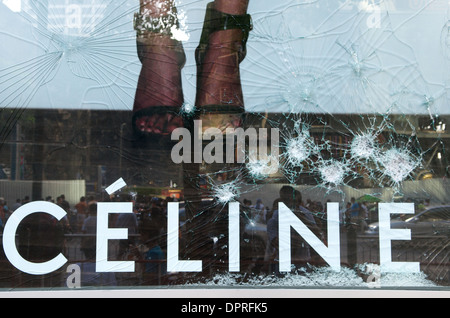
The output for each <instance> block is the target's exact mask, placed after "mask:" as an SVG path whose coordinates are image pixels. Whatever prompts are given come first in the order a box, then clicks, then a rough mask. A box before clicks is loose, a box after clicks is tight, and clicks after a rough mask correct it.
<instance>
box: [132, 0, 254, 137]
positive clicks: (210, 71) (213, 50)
mask: <svg viewBox="0 0 450 318" xmlns="http://www.w3.org/2000/svg"><path fill="white" fill-rule="evenodd" d="M140 1H141V2H140V12H139V13H138V14H136V19H135V28H136V30H137V34H138V35H137V46H138V55H139V58H140V60H141V62H142V69H141V74H140V77H139V82H138V87H137V91H136V97H135V104H134V109H133V126H134V128H135V131H137V132H138V133H144V134H150V135H169V134H170V133H171V132H172V131H173V130H174V129H176V128H178V127H180V126H182V125H183V122H182V119H181V117H179V116H177V115H178V114H179V111H180V108H181V106H182V105H183V102H184V98H183V92H182V85H181V69H182V68H183V66H184V63H185V61H186V57H185V53H184V49H183V46H182V44H181V42H180V41H179V40H177V39H176V37H175V36H174V34H173V33H174V30H176V29H177V28H178V24H179V23H178V17H177V10H176V8H175V5H174V1H173V0H140ZM248 2H249V0H215V1H214V2H211V3H210V4H209V5H208V8H207V10H206V16H205V21H204V26H203V32H202V37H201V40H200V45H199V46H198V48H197V50H196V61H197V99H196V107H197V108H199V109H200V110H203V111H204V112H203V115H210V114H215V113H222V114H223V113H225V114H230V113H231V114H236V113H238V114H239V113H242V112H243V110H244V103H243V94H242V88H241V82H240V72H239V64H240V62H242V60H243V59H244V57H245V55H246V49H245V47H246V42H247V39H248V35H249V31H250V30H251V28H252V27H251V18H250V15H248V14H247V13H246V12H247V7H248ZM231 116H232V118H230V117H229V116H228V117H227V116H225V117H217V118H219V121H222V122H220V123H219V124H218V125H220V126H223V125H233V126H236V125H240V123H239V121H240V116H234V115H231ZM224 118H225V121H228V122H223V121H224ZM210 121H212V122H214V119H211V118H210Z"/></svg>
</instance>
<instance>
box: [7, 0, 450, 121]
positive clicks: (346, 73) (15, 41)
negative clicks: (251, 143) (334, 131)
mask: <svg viewBox="0 0 450 318" xmlns="http://www.w3.org/2000/svg"><path fill="white" fill-rule="evenodd" d="M177 2H178V8H179V11H180V12H183V13H185V14H186V19H187V27H188V30H187V31H188V32H189V35H190V37H189V40H188V41H186V42H185V43H184V45H185V49H186V53H187V57H188V62H187V64H186V67H185V69H184V71H183V77H184V78H183V83H184V91H185V97H186V101H188V102H191V103H192V101H194V100H195V83H196V81H195V76H196V67H195V60H194V50H195V48H196V46H197V44H198V41H199V37H200V32H201V28H202V24H203V17H204V10H205V8H206V4H207V2H208V0H178V1H177ZM18 4H20V6H19V5H18ZM137 6H138V1H137V0H119V1H117V0H116V1H111V0H96V1H85V0H77V1H75V0H44V1H29V0H22V1H14V0H3V2H2V3H0V16H1V19H0V30H1V31H0V41H1V42H2V43H3V44H4V45H3V47H5V48H6V49H4V50H2V52H1V53H0V54H1V59H0V85H1V90H0V102H1V103H2V106H7V107H19V106H20V107H44V108H58V107H61V108H66V107H67V108H83V109H86V108H96V109H131V107H132V105H133V98H134V92H135V87H136V83H137V77H138V74H139V70H140V63H139V62H138V59H137V56H136V49H135V32H134V30H133V25H132V19H133V13H134V12H136V11H137ZM448 6H449V5H448V1H447V0H420V1H416V0H414V1H405V0H390V1H387V0H386V1H380V0H378V1H377V0H366V1H356V0H353V1H343V0H341V1H336V0H309V1H307V0H289V1H283V2H282V3H280V2H277V1H269V0H254V1H250V8H249V12H250V13H251V14H252V16H253V19H254V24H255V30H254V31H253V32H252V33H251V36H250V41H249V44H248V55H247V59H246V60H245V61H244V62H243V64H242V69H241V70H242V79H243V83H244V93H245V98H246V107H247V109H249V110H257V111H266V110H267V111H280V110H285V111H294V112H297V111H298V112H300V111H306V112H311V111H328V112H331V113H342V112H385V111H394V112H414V113H424V114H427V113H429V112H433V113H439V114H443V113H444V112H447V113H448V102H447V100H446V95H445V86H446V85H447V87H448V85H449V82H450V78H449V76H450V75H448V74H449V72H448V71H447V68H448V66H449V64H448V60H446V59H445V57H446V56H447V57H448V56H450V53H449V49H448V45H447V44H448V42H449V41H448V21H449V19H450V17H449V13H448V10H449V8H448ZM8 7H9V8H10V9H8ZM13 11H20V12H13ZM412 74H413V75H412ZM405 92H406V93H405ZM297 95H298V96H297ZM405 96H407V97H405ZM408 96H413V98H411V99H409V97H408ZM400 97H401V98H400ZM296 98H297V100H295V99H296ZM426 100H433V101H434V103H433V105H432V106H431V107H428V106H424V105H425V104H426V102H425V101H426ZM394 103H395V109H394V110H393V109H392V104H394ZM427 105H428V104H427Z"/></svg>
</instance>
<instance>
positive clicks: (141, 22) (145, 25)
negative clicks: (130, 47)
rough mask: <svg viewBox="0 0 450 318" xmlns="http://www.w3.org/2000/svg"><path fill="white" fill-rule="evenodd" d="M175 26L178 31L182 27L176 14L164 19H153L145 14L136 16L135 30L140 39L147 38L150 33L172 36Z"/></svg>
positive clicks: (136, 14)
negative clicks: (146, 35)
mask: <svg viewBox="0 0 450 318" xmlns="http://www.w3.org/2000/svg"><path fill="white" fill-rule="evenodd" d="M174 26H175V27H176V28H177V29H179V27H180V25H179V22H178V18H177V14H176V12H173V13H172V14H168V15H165V16H162V17H152V16H150V15H149V14H145V13H135V14H134V29H135V30H136V32H137V37H138V38H143V37H145V34H146V33H148V32H151V33H156V34H162V35H169V36H172V35H173V34H172V28H173V27H174Z"/></svg>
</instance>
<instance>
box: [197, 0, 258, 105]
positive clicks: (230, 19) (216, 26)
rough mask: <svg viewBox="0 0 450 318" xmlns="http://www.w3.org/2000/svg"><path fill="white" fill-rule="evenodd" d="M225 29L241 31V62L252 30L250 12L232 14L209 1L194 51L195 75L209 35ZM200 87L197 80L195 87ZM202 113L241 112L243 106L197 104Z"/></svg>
mask: <svg viewBox="0 0 450 318" xmlns="http://www.w3.org/2000/svg"><path fill="white" fill-rule="evenodd" d="M225 30H241V31H242V34H243V36H242V45H240V47H239V51H238V52H237V53H238V59H239V63H241V62H242V61H243V60H244V58H245V56H246V55H247V41H248V37H249V35H250V31H251V30H253V21H252V17H251V15H250V14H244V15H232V14H227V13H223V12H220V11H218V10H216V9H215V6H214V2H210V3H209V4H208V6H207V9H206V14H205V20H204V25H203V30H202V35H201V38H200V44H199V45H198V47H197V49H196V51H195V58H196V62H197V75H199V74H202V66H203V61H204V58H205V55H206V52H207V50H208V47H209V39H210V36H211V35H212V34H213V33H215V32H218V31H225ZM199 87H200V84H199V82H197V88H199ZM198 108H199V110H200V111H201V112H203V113H212V112H216V113H221V114H230V113H243V112H244V111H245V109H244V107H243V106H230V105H226V104H223V105H220V104H219V105H202V106H198Z"/></svg>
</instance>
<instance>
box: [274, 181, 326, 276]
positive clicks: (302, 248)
mask: <svg viewBox="0 0 450 318" xmlns="http://www.w3.org/2000/svg"><path fill="white" fill-rule="evenodd" d="M276 202H277V203H279V202H282V203H284V204H285V205H286V206H287V207H288V208H289V209H291V210H292V211H293V212H294V213H295V215H296V216H297V217H298V218H299V219H300V220H301V221H302V222H303V223H304V224H305V225H307V226H308V227H309V228H310V229H311V231H312V232H313V233H314V234H316V236H318V237H321V232H320V229H319V228H318V227H317V224H316V222H315V220H314V217H313V215H312V213H311V212H310V211H309V210H308V209H306V208H305V207H304V206H303V204H302V195H301V193H300V192H299V191H296V190H294V188H292V187H290V186H284V187H282V188H281V190H280V198H279V199H277V201H276ZM274 210H275V211H274V212H273V215H272V216H271V218H270V219H269V220H268V221H267V236H268V240H269V241H268V250H269V252H270V253H271V256H269V257H271V259H272V261H275V259H276V258H277V257H278V204H277V205H276V206H275V204H274ZM292 247H293V254H292V261H293V263H295V264H296V265H304V264H306V263H307V262H309V261H311V252H310V247H309V245H308V244H307V243H306V242H305V241H304V240H303V238H301V237H300V236H299V235H298V234H295V236H293V237H292ZM273 264H274V267H272V269H271V270H272V272H276V271H277V266H278V263H277V262H274V263H273Z"/></svg>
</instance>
